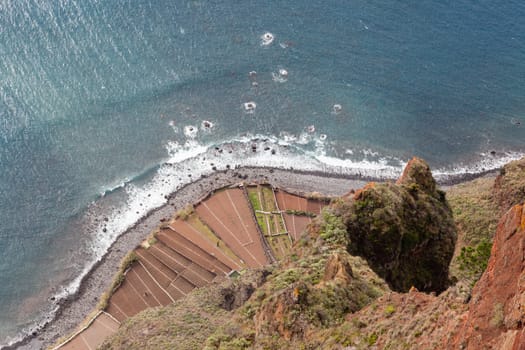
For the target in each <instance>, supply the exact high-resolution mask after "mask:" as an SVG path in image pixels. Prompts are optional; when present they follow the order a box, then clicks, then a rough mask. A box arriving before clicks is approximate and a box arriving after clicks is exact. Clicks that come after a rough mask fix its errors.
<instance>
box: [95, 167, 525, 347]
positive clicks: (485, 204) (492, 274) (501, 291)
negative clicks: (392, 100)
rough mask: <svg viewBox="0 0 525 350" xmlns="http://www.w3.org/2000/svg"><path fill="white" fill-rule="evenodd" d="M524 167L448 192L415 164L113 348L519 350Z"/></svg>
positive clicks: (338, 203) (133, 329)
mask: <svg viewBox="0 0 525 350" xmlns="http://www.w3.org/2000/svg"><path fill="white" fill-rule="evenodd" d="M524 169H525V160H521V161H517V162H512V163H510V164H508V165H507V166H505V167H504V168H503V169H502V170H501V174H500V175H499V176H498V177H497V178H496V179H495V178H493V177H492V178H491V177H487V178H482V179H477V180H474V181H472V182H469V183H465V184H460V185H457V186H454V187H452V188H450V189H448V191H447V193H446V194H445V192H442V191H441V190H439V189H438V188H437V186H436V183H435V181H434V179H433V178H432V176H431V173H430V169H429V168H428V166H427V165H426V164H425V163H424V162H423V161H421V160H419V159H414V160H412V161H411V162H410V163H409V164H408V166H407V168H406V169H405V172H404V173H403V175H402V177H401V178H400V179H399V180H398V181H397V183H395V184H394V183H384V184H374V183H371V184H369V185H367V186H365V187H364V188H363V189H362V190H360V191H357V192H356V193H349V194H347V195H346V196H343V197H341V198H338V199H334V200H332V203H331V204H330V205H329V206H328V207H326V208H325V209H324V210H323V211H322V212H321V215H319V216H318V217H316V218H315V219H313V221H312V222H311V224H309V225H308V226H307V228H306V230H305V231H304V233H303V234H302V235H297V237H296V239H293V240H292V242H293V246H291V247H290V248H289V249H290V251H289V252H288V253H287V254H281V255H280V256H279V258H278V259H275V262H274V263H273V264H270V265H265V266H260V267H256V266H254V267H253V268H251V269H245V270H240V272H241V273H240V274H239V275H238V276H237V275H235V276H234V277H222V278H220V279H216V280H215V281H214V283H212V284H211V285H210V286H209V287H203V288H197V289H195V290H194V291H193V292H190V293H189V294H188V295H187V296H186V297H184V298H181V299H180V300H178V301H176V302H175V303H173V304H170V305H167V306H164V307H157V308H151V309H148V310H146V311H143V312H141V313H138V314H137V315H136V316H134V317H132V318H130V319H128V320H127V321H125V322H123V323H122V325H121V326H120V329H119V330H118V331H117V333H116V334H115V335H113V336H112V337H111V338H109V339H108V340H107V341H106V342H105V343H104V344H103V345H102V346H101V348H102V349H139V348H148V349H149V348H151V349H153V348H154V349H162V348H166V349H171V348H177V349H195V348H205V349H250V348H254V349H273V348H291V349H295V348H298V349H301V348H302V349H343V348H348V349H367V348H371V347H374V348H378V349H383V348H388V349H434V348H450V349H457V348H459V347H462V348H471V349H479V348H487V349H513V348H515V349H518V348H520V346H523V345H524V344H525V343H524V342H523V341H522V340H521V339H522V338H521V329H522V324H523V322H522V319H521V318H522V317H521V315H522V312H521V298H523V297H524V296H525V294H524V291H523V290H522V288H521V286H520V284H519V283H518V282H519V280H520V276H521V273H522V270H523V267H522V263H521V260H520V256H522V255H523V246H525V245H523V243H524V242H523V238H524V237H525V236H524V234H525V224H524V222H525V220H524V219H523V218H524V217H525V215H523V207H522V206H521V205H520V204H517V203H520V202H522V201H523V200H524V199H525V197H524V196H523V193H525V192H524V189H525V180H524V179H525V177H524V176H523V175H525V171H524ZM520 198H521V199H520ZM261 211H262V212H264V210H261ZM289 213H292V211H290V212H289ZM294 213H295V214H296V215H297V214H299V213H300V211H295V212H294ZM502 215H503V217H502V218H501V220H500V217H501V216H502ZM261 219H264V220H266V222H262V224H263V225H262V226H263V227H264V224H266V227H267V228H270V229H271V227H272V226H271V225H269V221H268V220H269V219H268V218H259V219H257V218H255V220H256V221H258V223H259V225H261ZM498 220H499V224H497V223H498ZM274 226H275V227H278V225H277V224H274ZM496 227H497V229H496ZM493 240H494V241H495V242H497V244H495V245H494V247H493V249H492V254H490V252H491V250H490V248H491V246H492V241H493ZM516 247H520V248H519V249H516ZM270 250H271V251H272V252H273V251H275V250H276V248H275V247H274V246H272V247H270ZM520 254H521V255H520ZM489 257H490V260H489ZM274 258H275V257H274ZM509 264H510V265H509ZM487 265H488V269H487V270H486V266H487ZM485 270H486V271H485ZM483 272H484V273H483ZM482 274H483V275H482ZM480 276H481V278H480ZM478 279H479V281H478ZM476 282H477V283H476ZM472 287H474V288H473V289H472ZM480 301H482V302H480ZM480 339H481V340H480Z"/></svg>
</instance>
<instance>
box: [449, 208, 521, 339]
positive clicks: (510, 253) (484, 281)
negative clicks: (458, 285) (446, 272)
mask: <svg viewBox="0 0 525 350" xmlns="http://www.w3.org/2000/svg"><path fill="white" fill-rule="evenodd" d="M464 318H465V321H464V323H463V326H462V329H461V331H460V332H459V333H458V336H457V338H456V339H454V340H453V342H452V343H451V347H452V348H456V346H461V347H462V348H466V349H525V330H524V326H525V206H524V205H523V204H520V205H516V206H514V207H512V208H511V209H510V210H509V211H508V212H507V213H506V214H505V215H504V216H503V218H502V219H501V221H500V223H499V225H498V229H497V232H496V235H495V237H494V244H493V246H492V253H491V257H490V259H489V263H488V266H487V269H486V271H485V272H484V273H483V275H482V276H481V279H480V280H479V281H478V283H476V285H475V286H474V289H473V291H472V299H471V301H470V303H469V310H468V312H467V313H466V314H465V315H464Z"/></svg>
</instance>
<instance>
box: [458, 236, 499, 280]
mask: <svg viewBox="0 0 525 350" xmlns="http://www.w3.org/2000/svg"><path fill="white" fill-rule="evenodd" d="M491 249H492V243H491V242H489V241H487V240H485V239H484V240H482V241H481V242H479V243H478V244H477V245H476V246H474V247H472V246H466V247H463V248H461V253H460V254H459V256H458V259H457V262H458V263H459V270H460V271H462V272H464V274H465V275H464V276H465V277H467V278H468V279H469V280H470V281H471V284H472V286H473V285H474V283H475V282H476V281H477V280H478V279H479V278H480V277H481V274H482V273H483V272H484V271H485V269H486V268H487V263H488V261H489V258H490V251H491Z"/></svg>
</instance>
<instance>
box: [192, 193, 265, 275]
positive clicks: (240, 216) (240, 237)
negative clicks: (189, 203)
mask: <svg viewBox="0 0 525 350" xmlns="http://www.w3.org/2000/svg"><path fill="white" fill-rule="evenodd" d="M196 211H197V213H198V214H199V216H200V217H201V218H202V220H203V221H204V222H205V223H206V224H207V225H208V226H210V228H211V229H212V230H213V231H214V232H215V233H217V234H218V235H219V236H220V237H221V239H223V240H224V241H225V242H226V244H228V246H230V247H231V248H232V249H233V251H234V252H235V253H237V255H239V257H240V258H242V259H243V260H244V262H245V263H246V264H247V265H248V266H249V267H260V266H264V265H266V264H267V263H269V261H268V258H267V257H266V255H265V253H264V249H263V246H262V244H261V241H260V238H259V233H258V231H257V228H256V226H255V225H256V223H255V222H254V220H253V219H252V213H251V209H250V207H249V204H248V202H247V201H246V198H245V197H244V194H243V193H242V191H241V190H239V189H231V190H225V191H221V192H218V193H216V194H215V195H214V196H212V197H210V198H209V199H207V200H206V201H204V202H202V203H201V204H200V205H198V206H197V207H196Z"/></svg>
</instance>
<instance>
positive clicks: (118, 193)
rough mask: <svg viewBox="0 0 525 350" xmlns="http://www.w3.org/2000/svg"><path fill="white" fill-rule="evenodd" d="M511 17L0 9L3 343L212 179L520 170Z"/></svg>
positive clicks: (519, 73)
mask: <svg viewBox="0 0 525 350" xmlns="http://www.w3.org/2000/svg"><path fill="white" fill-rule="evenodd" d="M524 17H525V3H523V2H522V1H517V0H507V1H502V0H496V1H485V0H482V1H473V0H455V1H447V0H445V1H429V0H423V1H407V2H404V3H401V2H396V1H394V2H393V1H385V0H381V1H379V0H368V1H364V0H353V1H343V0H334V1H330V2H326V1H317V0H313V1H266V2H261V1H251V0H247V1H221V2H219V1H186V0H179V1H168V0H155V1H153V0H151V1H147V0H136V1H125V0H118V1H114V0H82V1H80V0H69V1H60V0H54V1H52V0H1V1H0V57H1V59H0V276H1V278H2V283H0V346H2V345H6V344H8V343H11V342H13V341H16V340H18V339H20V338H21V337H23V336H24V335H25V334H28V333H30V332H31V331H32V330H33V329H34V328H35V327H38V325H39V324H41V323H42V322H45V321H46V320H47V319H49V318H50V317H51V315H52V314H53V312H54V311H55V308H56V306H55V305H56V304H55V302H53V301H52V300H51V298H55V299H56V298H63V297H65V296H67V295H68V294H69V293H72V292H74V291H75V290H76V288H77V287H78V282H79V280H80V278H81V277H82V276H83V275H84V274H85V273H86V271H88V270H89V268H90V267H91V266H92V264H93V263H94V262H95V261H96V260H97V259H99V258H100V257H101V256H102V255H103V254H104V252H105V250H106V249H107V248H108V247H109V246H110V244H111V243H112V242H113V241H114V239H115V238H116V237H117V236H118V235H119V234H120V233H122V232H123V231H125V230H126V228H127V227H129V226H131V225H133V223H135V222H136V221H137V220H139V219H140V218H141V217H143V216H144V215H145V214H146V213H147V212H148V211H150V210H152V209H153V208H155V207H158V206H160V205H162V204H163V203H164V202H165V198H164V196H165V195H167V194H169V193H171V192H172V191H174V190H176V189H177V188H178V187H180V186H182V185H184V184H185V183H188V182H190V181H191V179H196V178H198V177H200V176H201V175H205V174H209V173H211V172H212V167H213V166H216V167H218V168H219V169H225V168H226V165H230V166H232V167H233V166H235V165H263V166H275V167H281V168H290V167H293V168H295V169H302V170H316V171H326V172H334V173H342V174H348V175H359V174H361V175H368V176H373V177H387V178H391V177H395V176H397V175H398V174H399V172H400V171H401V169H402V166H403V165H404V164H405V162H406V161H407V160H408V159H409V158H410V157H411V156H412V155H418V156H420V157H423V158H425V159H426V160H427V161H428V162H429V163H430V164H431V166H432V167H433V168H434V169H435V173H436V174H438V175H439V176H441V177H446V176H447V175H458V174H459V175H461V174H463V173H467V172H470V173H476V172H482V171H485V170H488V169H493V168H497V167H498V166H500V165H501V164H503V163H505V162H506V161H508V160H510V159H515V158H519V157H521V156H522V155H524V154H525V143H524V139H525V84H524V81H525V21H523V18H524ZM265 33H271V36H267V37H265ZM269 38H270V39H269ZM250 72H252V73H250ZM250 102H253V103H254V105H255V106H256V107H255V109H253V108H248V109H247V108H246V107H253V105H249V106H246V105H245V103H250ZM253 145H255V146H257V151H256V152H252V146H253ZM272 151H273V152H272ZM190 175H191V176H190Z"/></svg>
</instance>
